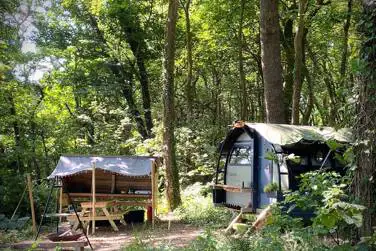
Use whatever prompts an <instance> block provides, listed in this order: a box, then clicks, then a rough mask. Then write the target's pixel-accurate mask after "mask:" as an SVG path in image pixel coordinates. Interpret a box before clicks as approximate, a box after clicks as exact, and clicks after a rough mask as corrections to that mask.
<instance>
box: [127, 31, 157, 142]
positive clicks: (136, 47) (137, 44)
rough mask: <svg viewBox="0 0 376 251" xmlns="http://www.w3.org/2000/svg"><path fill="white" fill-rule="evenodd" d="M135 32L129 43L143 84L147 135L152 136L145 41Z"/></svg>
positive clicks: (130, 35)
mask: <svg viewBox="0 0 376 251" xmlns="http://www.w3.org/2000/svg"><path fill="white" fill-rule="evenodd" d="M134 36H135V35H134V34H129V35H128V36H127V37H128V43H129V46H130V48H131V50H132V53H133V55H134V56H135V58H136V63H137V68H138V74H139V76H140V85H141V94H142V105H143V108H144V117H145V125H146V130H147V135H148V137H150V136H151V135H152V129H153V119H152V115H151V100H150V92H149V77H148V73H147V70H146V66H145V55H146V52H145V50H146V49H145V47H146V45H145V44H144V43H145V42H144V41H143V40H142V41H138V40H137V39H135V38H134Z"/></svg>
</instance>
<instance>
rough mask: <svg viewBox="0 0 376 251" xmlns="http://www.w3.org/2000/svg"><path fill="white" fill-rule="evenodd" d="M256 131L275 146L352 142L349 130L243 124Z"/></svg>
mask: <svg viewBox="0 0 376 251" xmlns="http://www.w3.org/2000/svg"><path fill="white" fill-rule="evenodd" d="M245 125H246V126H247V127H249V128H252V129H254V130H255V131H257V132H258V133H259V134H260V135H261V136H262V137H264V138H265V139H266V140H267V141H269V142H270V143H272V144H275V145H281V146H283V145H291V144H296V143H298V142H299V141H301V140H307V141H322V142H325V141H327V140H329V139H334V140H336V141H339V142H346V143H350V142H352V133H351V131H350V129H347V128H343V129H339V130H336V129H334V128H331V127H316V126H297V125H284V124H263V123H245Z"/></svg>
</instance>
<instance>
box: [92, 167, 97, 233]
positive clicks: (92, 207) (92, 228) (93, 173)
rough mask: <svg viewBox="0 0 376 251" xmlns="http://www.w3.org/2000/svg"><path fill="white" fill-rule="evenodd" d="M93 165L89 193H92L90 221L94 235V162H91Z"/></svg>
mask: <svg viewBox="0 0 376 251" xmlns="http://www.w3.org/2000/svg"><path fill="white" fill-rule="evenodd" d="M92 164H93V169H92V173H91V191H92V203H93V204H92V214H91V217H92V218H91V221H92V226H91V227H92V229H91V233H92V234H94V233H95V202H96V199H95V162H94V161H93V162H92Z"/></svg>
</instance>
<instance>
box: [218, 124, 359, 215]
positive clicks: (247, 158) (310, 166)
mask: <svg viewBox="0 0 376 251" xmlns="http://www.w3.org/2000/svg"><path fill="white" fill-rule="evenodd" d="M351 137H352V135H351V132H350V130H348V129H340V130H335V129H333V128H330V127H314V126H296V125H285V124H263V123H247V122H243V121H236V122H235V123H234V125H233V127H232V129H230V130H229V132H228V134H227V136H226V138H225V139H224V141H223V142H222V144H221V146H220V156H219V159H218V165H217V170H216V177H215V184H214V187H213V202H214V204H215V205H216V206H225V207H228V208H233V209H241V208H247V209H248V211H253V212H257V211H258V210H259V209H262V208H265V207H266V206H268V205H270V204H272V203H273V202H276V201H280V200H283V196H282V194H283V192H285V191H289V190H290V191H294V190H297V189H298V184H299V176H300V175H301V174H302V173H305V172H309V171H313V170H317V169H320V168H325V169H328V170H336V171H339V172H341V171H343V166H342V165H341V164H340V163H339V162H338V160H336V159H335V158H334V152H332V151H331V150H330V149H329V147H328V145H327V144H326V142H327V141H328V140H335V141H337V142H341V143H345V144H348V143H350V142H351ZM268 186H269V188H271V187H273V189H272V190H273V191H268V190H267V189H265V188H266V187H268ZM269 190H270V189H269Z"/></svg>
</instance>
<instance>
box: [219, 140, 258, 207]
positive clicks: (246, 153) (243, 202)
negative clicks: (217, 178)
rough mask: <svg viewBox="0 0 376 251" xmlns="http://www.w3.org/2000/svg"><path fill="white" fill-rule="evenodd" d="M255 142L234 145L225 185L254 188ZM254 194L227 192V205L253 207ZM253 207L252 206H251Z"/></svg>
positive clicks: (248, 192)
mask: <svg viewBox="0 0 376 251" xmlns="http://www.w3.org/2000/svg"><path fill="white" fill-rule="evenodd" d="M253 162H254V140H253V139H252V138H249V139H248V140H247V141H246V142H237V143H235V144H234V146H233V148H232V150H231V153H230V156H229V159H228V162H227V169H226V181H225V184H226V185H229V186H234V187H239V188H253ZM252 199H253V198H252V192H251V190H249V191H246V192H244V191H243V192H230V191H226V203H227V204H230V205H235V206H240V207H249V206H250V205H252V202H253V200H252ZM251 207H252V206H251Z"/></svg>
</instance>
